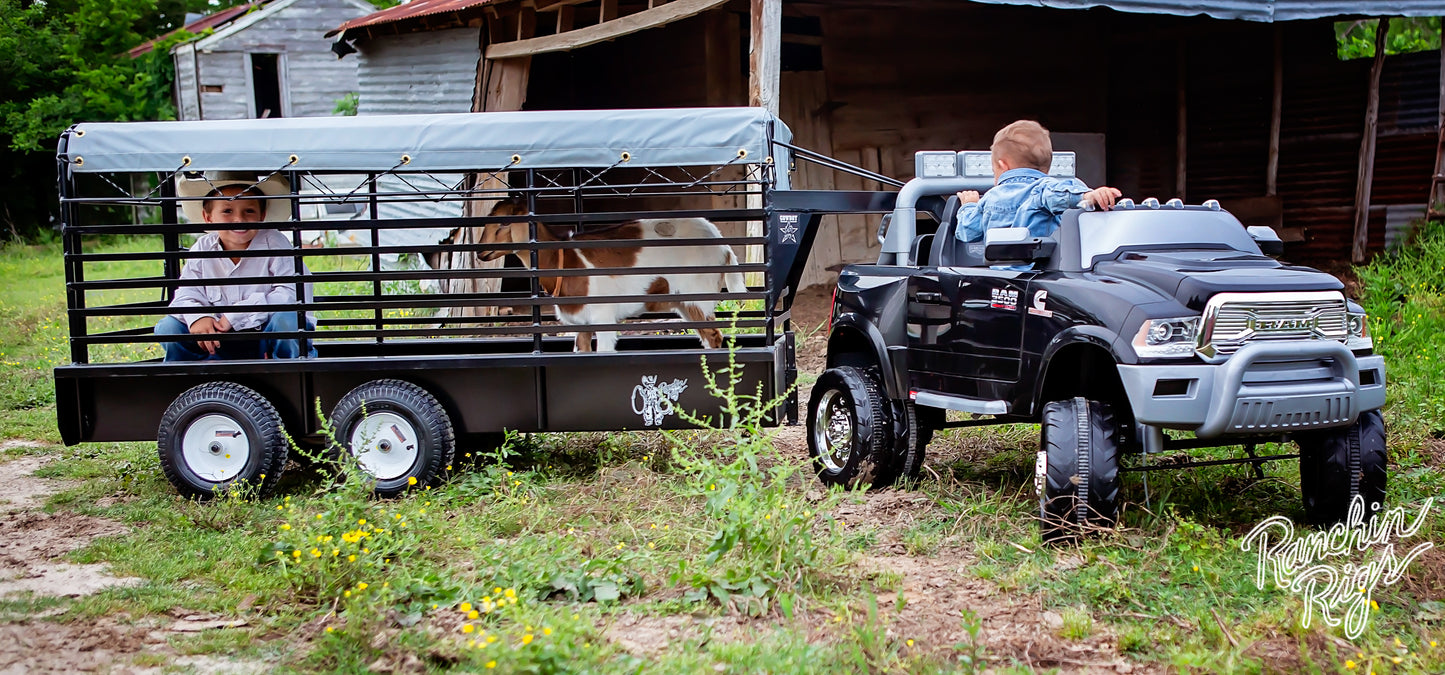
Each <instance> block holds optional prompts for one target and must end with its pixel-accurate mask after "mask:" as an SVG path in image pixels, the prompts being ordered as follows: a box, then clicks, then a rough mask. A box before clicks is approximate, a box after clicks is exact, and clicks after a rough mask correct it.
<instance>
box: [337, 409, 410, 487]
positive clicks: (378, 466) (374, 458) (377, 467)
mask: <svg viewBox="0 0 1445 675" xmlns="http://www.w3.org/2000/svg"><path fill="white" fill-rule="evenodd" d="M351 451H352V452H353V453H355V454H356V461H358V462H360V463H361V468H362V469H365V470H366V472H367V473H369V474H371V475H373V476H375V477H376V479H377V480H392V479H394V478H401V477H402V476H405V475H407V474H408V473H409V472H410V471H411V467H412V465H414V464H416V458H417V455H418V454H419V453H418V452H417V433H416V427H413V426H412V424H411V422H408V421H407V420H406V418H405V417H402V416H401V415H398V414H396V413H390V412H379V413H372V414H370V415H367V416H366V418H365V419H363V420H361V423H360V424H358V425H356V429H355V430H354V431H352V432H351Z"/></svg>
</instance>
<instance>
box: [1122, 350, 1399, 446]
mask: <svg viewBox="0 0 1445 675" xmlns="http://www.w3.org/2000/svg"><path fill="white" fill-rule="evenodd" d="M1119 377H1120V378H1121V379H1122V380H1123V382H1124V390H1125V392H1126V393H1127V394H1128V396H1129V404H1130V406H1131V407H1132V408H1133V410H1134V418H1135V419H1136V420H1137V421H1139V422H1140V423H1142V424H1151V425H1155V426H1160V427H1166V428H1171V429H1186V430H1192V431H1194V432H1195V435H1197V436H1199V437H1200V438H1212V437H1215V436H1224V435H1236V434H1238V435H1247V434H1259V433H1278V432H1288V431H1299V430H1305V429H1319V428H1325V427H1338V426H1345V425H1349V424H1353V423H1354V422H1355V418H1356V417H1358V416H1359V414H1360V413H1361V412H1364V411H1367V410H1375V409H1377V408H1380V407H1382V406H1384V405H1385V360H1384V358H1383V357H1380V356H1364V357H1356V356H1355V355H1354V354H1353V353H1352V352H1350V350H1349V349H1347V348H1346V347H1345V345H1343V344H1341V343H1338V342H1325V341H1309V342H1273V343H1271V342H1255V343H1252V344H1248V345H1245V346H1244V347H1242V348H1240V350H1239V351H1238V352H1235V353H1234V355H1232V356H1230V357H1229V360H1228V361H1225V362H1224V363H1221V364H1217V365H1178V366H1170V365H1147V366H1130V365H1120V366H1119Z"/></svg>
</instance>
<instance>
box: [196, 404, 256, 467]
mask: <svg viewBox="0 0 1445 675" xmlns="http://www.w3.org/2000/svg"><path fill="white" fill-rule="evenodd" d="M181 457H183V458H184V459H185V462H186V467H187V468H189V469H190V470H191V473H194V474H195V475H196V476H198V477H200V478H201V479H202V480H208V481H211V482H213V483H219V482H221V481H226V480H232V479H234V478H235V477H236V476H239V475H240V474H241V470H242V469H244V468H246V460H248V459H250V457H251V437H250V436H248V435H246V431H245V430H244V429H242V428H241V424H240V422H237V421H236V419H235V418H234V417H231V416H230V415H223V414H220V413H210V414H207V415H202V416H200V417H197V418H196V419H195V420H193V421H192V422H191V423H190V424H189V425H187V426H186V432H185V433H184V434H182V435H181Z"/></svg>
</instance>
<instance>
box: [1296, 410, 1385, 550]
mask: <svg viewBox="0 0 1445 675" xmlns="http://www.w3.org/2000/svg"><path fill="white" fill-rule="evenodd" d="M1295 441H1296V442H1297V443H1299V448H1300V458H1299V483H1300V492H1301V493H1302V495H1303V497H1304V507H1305V518H1307V519H1308V520H1309V521H1310V522H1312V523H1317V524H1321V525H1328V524H1332V523H1337V522H1340V521H1343V520H1345V518H1346V517H1347V516H1348V515H1349V512H1350V500H1352V499H1354V498H1355V496H1357V495H1358V496H1360V497H1361V498H1362V499H1363V501H1364V512H1363V513H1362V514H1361V515H1362V517H1363V519H1364V520H1369V519H1370V518H1373V517H1374V515H1375V513H1376V512H1378V511H1379V510H1380V507H1381V506H1382V505H1383V504H1384V502H1385V478H1386V475H1387V473H1388V470H1387V468H1386V466H1385V420H1384V418H1383V417H1381V416H1380V411H1378V410H1371V411H1369V412H1364V413H1360V417H1359V419H1358V420H1355V423H1354V424H1352V425H1350V426H1348V427H1341V428H1338V429H1327V430H1325V431H1317V432H1313V433H1307V434H1299V435H1298V436H1296V437H1295Z"/></svg>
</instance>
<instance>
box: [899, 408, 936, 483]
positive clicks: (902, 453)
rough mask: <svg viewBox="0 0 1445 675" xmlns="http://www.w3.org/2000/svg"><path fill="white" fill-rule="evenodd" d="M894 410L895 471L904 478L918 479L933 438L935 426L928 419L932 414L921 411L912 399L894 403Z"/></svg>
mask: <svg viewBox="0 0 1445 675" xmlns="http://www.w3.org/2000/svg"><path fill="white" fill-rule="evenodd" d="M893 411H894V421H893V437H894V439H895V440H894V451H893V454H894V458H895V461H894V468H893V473H894V475H896V476H897V477H898V478H901V479H903V480H909V481H912V480H917V479H918V477H919V476H920V475H921V474H922V473H923V462H924V460H925V459H926V458H927V454H928V452H927V451H928V444H929V442H930V441H932V440H933V427H932V426H931V425H930V424H929V423H928V421H927V419H928V417H930V415H928V414H925V413H923V412H921V411H919V410H918V408H917V406H916V405H914V403H913V402H912V401H904V402H902V403H899V404H896V405H894V406H893Z"/></svg>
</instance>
